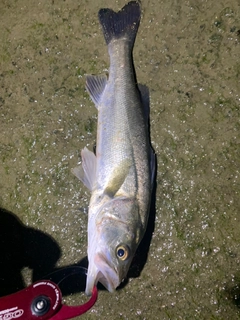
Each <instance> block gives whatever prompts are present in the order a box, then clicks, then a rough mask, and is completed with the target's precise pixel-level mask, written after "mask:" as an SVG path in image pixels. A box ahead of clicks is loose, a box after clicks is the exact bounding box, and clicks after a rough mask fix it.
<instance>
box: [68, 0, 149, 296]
mask: <svg viewBox="0 0 240 320" xmlns="http://www.w3.org/2000/svg"><path fill="white" fill-rule="evenodd" d="M140 16H141V10H140V6H139V3H138V2H135V1H132V2H129V3H128V4H127V5H126V6H125V7H124V8H123V9H122V10H121V11H119V12H117V13H115V12H114V11H112V10H110V9H101V10H100V11H99V20H100V22H101V24H102V27H103V31H104V36H105V40H106V43H107V45H108V52H109V56H110V69H109V78H108V79H107V77H106V76H105V75H100V76H90V75H89V76H87V83H86V88H87V90H88V92H89V94H90V96H91V98H92V100H93V102H94V103H95V105H96V107H97V109H98V129H97V146H96V156H95V155H94V153H92V152H90V151H89V150H88V149H87V148H84V149H83V150H82V153H81V155H82V167H77V168H75V169H74V170H73V172H74V174H75V175H76V176H77V177H78V178H79V179H80V180H81V181H82V182H83V183H84V184H85V185H86V186H87V187H88V188H89V189H90V190H91V193H92V194H91V199H90V204H89V216H88V260H89V266H88V275H87V284H86V294H88V295H89V294H91V292H92V289H93V286H94V285H95V284H96V283H97V282H98V281H100V282H101V283H102V284H103V285H104V286H105V287H106V288H107V289H108V290H109V291H110V292H112V291H114V289H115V288H116V287H118V286H119V284H120V283H121V281H122V280H123V279H124V278H125V277H126V275H127V272H128V269H129V267H130V264H131V262H132V258H133V256H134V254H135V251H136V249H137V247H138V245H139V243H140V241H141V239H142V237H143V235H144V232H145V229H146V225H147V221H148V212H149V205H150V199H151V190H152V179H151V177H152V176H153V168H154V155H153V151H152V149H151V147H150V142H149V135H148V112H149V110H148V108H147V107H146V106H145V107H144V103H143V102H144V98H143V96H142V94H141V92H140V90H139V88H138V86H137V84H136V77H135V71H134V65H133V60H132V49H133V45H134V41H135V37H136V33H137V30H138V25H139V21H140Z"/></svg>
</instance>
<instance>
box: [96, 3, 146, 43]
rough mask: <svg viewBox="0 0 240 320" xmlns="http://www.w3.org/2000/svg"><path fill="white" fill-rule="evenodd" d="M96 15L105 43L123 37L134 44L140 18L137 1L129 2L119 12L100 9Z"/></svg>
mask: <svg viewBox="0 0 240 320" xmlns="http://www.w3.org/2000/svg"><path fill="white" fill-rule="evenodd" d="M98 17H99V21H100V23H101V25H102V28H103V34H104V37H105V40H106V43H107V45H108V44H109V43H110V42H111V41H112V40H114V39H120V38H125V39H126V40H128V41H129V42H130V43H131V45H132V46H133V45H134V41H135V38H136V34H137V30H138V26H139V23H140V18H141V8H140V5H139V3H138V2H137V1H131V2H129V3H128V4H126V5H125V6H124V7H123V8H122V9H121V10H120V11H119V12H114V11H113V10H112V9H100V10H99V13H98Z"/></svg>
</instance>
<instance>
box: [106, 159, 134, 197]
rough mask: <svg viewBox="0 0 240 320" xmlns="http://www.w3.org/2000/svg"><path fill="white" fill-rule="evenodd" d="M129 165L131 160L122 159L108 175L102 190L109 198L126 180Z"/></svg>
mask: <svg viewBox="0 0 240 320" xmlns="http://www.w3.org/2000/svg"><path fill="white" fill-rule="evenodd" d="M130 167H131V161H130V160H129V159H124V160H123V161H122V162H120V163H119V165H118V166H117V167H116V168H115V169H114V170H113V172H112V174H111V176H110V179H109V181H108V184H107V187H106V188H105V190H104V193H105V194H107V195H108V196H109V197H111V198H112V197H114V195H115V194H116V193H117V192H118V190H119V189H120V188H121V186H122V185H123V183H124V181H125V180H126V177H127V175H128V173H129V169H130Z"/></svg>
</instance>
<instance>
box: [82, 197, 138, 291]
mask: <svg viewBox="0 0 240 320" xmlns="http://www.w3.org/2000/svg"><path fill="white" fill-rule="evenodd" d="M121 200H122V201H121ZM136 210H137V206H136V205H135V203H133V201H131V200H123V199H117V200H115V201H111V203H110V204H108V205H106V206H105V207H104V208H102V212H101V217H102V218H101V219H100V220H99V221H98V222H97V224H96V229H95V231H96V232H95V233H94V234H93V233H92V234H89V242H88V261H89V266H88V274H87V284H86V294H88V295H89V294H91V292H92V289H93V286H94V285H95V284H97V282H100V283H102V285H103V286H104V287H105V288H106V289H107V290H108V291H110V292H113V291H114V290H115V289H116V288H117V287H118V286H119V285H120V284H121V282H122V281H123V280H124V279H125V278H126V276H127V273H128V270H129V267H130V265H131V262H132V259H133V257H134V254H135V251H136V249H137V246H138V243H139V230H140V228H141V226H140V225H139V221H138V219H133V217H135V216H136V214H134V213H136V212H133V211H136Z"/></svg>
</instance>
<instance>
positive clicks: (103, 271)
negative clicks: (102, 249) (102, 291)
mask: <svg viewBox="0 0 240 320" xmlns="http://www.w3.org/2000/svg"><path fill="white" fill-rule="evenodd" d="M98 282H100V283H101V284H102V285H103V286H104V287H105V288H106V289H107V290H108V291H109V292H113V291H114V290H115V289H116V288H117V287H118V286H119V284H120V282H121V280H120V278H119V275H118V272H117V271H116V269H115V268H114V266H113V265H111V264H110V263H109V261H108V259H107V257H106V256H105V255H104V254H102V253H97V254H96V256H95V257H94V261H89V266H88V272H87V284H86V290H85V293H86V295H88V296H89V295H91V294H92V290H93V287H94V286H95V285H96V284H97V283H98Z"/></svg>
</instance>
